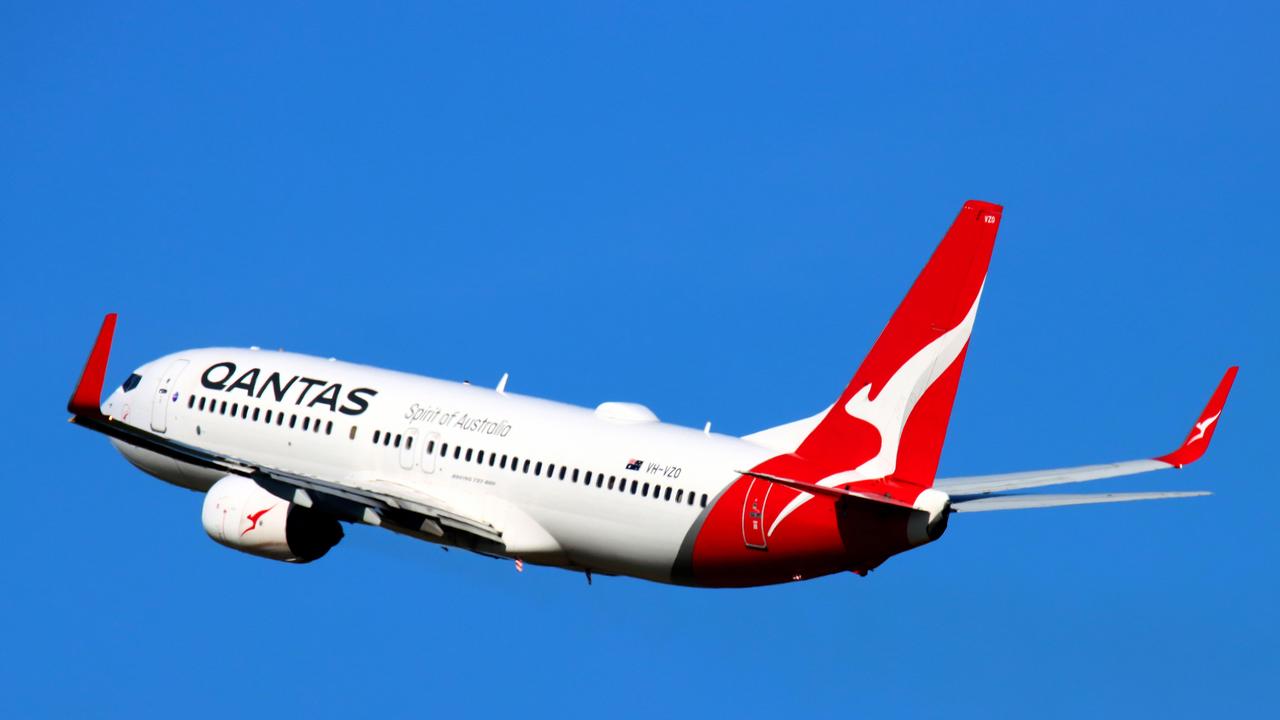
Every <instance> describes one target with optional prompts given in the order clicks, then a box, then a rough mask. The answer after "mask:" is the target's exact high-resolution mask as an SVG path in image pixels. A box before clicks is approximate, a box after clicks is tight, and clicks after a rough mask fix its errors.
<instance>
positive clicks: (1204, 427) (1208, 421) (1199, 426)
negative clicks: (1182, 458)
mask: <svg viewBox="0 0 1280 720" xmlns="http://www.w3.org/2000/svg"><path fill="white" fill-rule="evenodd" d="M1221 414H1222V411H1221V410H1219V411H1218V412H1217V414H1215V415H1214V416H1213V417H1207V418H1205V419H1204V420H1201V421H1200V422H1198V423H1196V430H1199V432H1197V433H1196V434H1195V435H1192V436H1191V437H1189V438H1187V444H1188V445H1190V444H1191V443H1193V442H1195V441H1197V440H1199V439H1200V438H1202V437H1204V434H1205V433H1206V432H1208V430H1209V426H1210V425H1212V424H1214V423H1215V422H1217V421H1218V415H1221Z"/></svg>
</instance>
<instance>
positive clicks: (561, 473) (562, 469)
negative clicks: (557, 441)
mask: <svg viewBox="0 0 1280 720" xmlns="http://www.w3.org/2000/svg"><path fill="white" fill-rule="evenodd" d="M564 471H565V467H564V466H563V465H561V466H560V479H561V480H563V479H564Z"/></svg>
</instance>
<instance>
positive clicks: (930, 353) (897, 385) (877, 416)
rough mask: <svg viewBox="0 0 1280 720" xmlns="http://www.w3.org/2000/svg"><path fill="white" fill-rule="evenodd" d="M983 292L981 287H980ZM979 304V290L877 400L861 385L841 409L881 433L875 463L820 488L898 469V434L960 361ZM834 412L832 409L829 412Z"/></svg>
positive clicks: (801, 498)
mask: <svg viewBox="0 0 1280 720" xmlns="http://www.w3.org/2000/svg"><path fill="white" fill-rule="evenodd" d="M985 286H986V283H985V281H984V282H983V287H985ZM981 299H982V288H981V287H980V288H978V295H977V297H975V298H974V299H973V305H971V306H970V307H969V312H968V314H966V315H965V317H964V320H961V321H960V324H959V325H956V326H955V327H954V328H952V329H950V330H948V331H947V332H945V333H943V334H941V335H939V336H938V337H937V338H935V339H934V340H933V342H931V343H929V344H928V345H925V346H924V347H923V348H921V349H920V351H919V352H917V353H916V354H915V355H912V356H911V358H910V359H909V360H907V361H906V362H905V363H903V364H902V367H900V368H898V369H897V371H896V372H894V373H893V376H892V377H890V378H889V380H888V381H887V382H886V383H885V384H884V387H882V388H881V389H880V393H879V394H878V395H876V398H875V400H872V399H871V385H869V384H868V385H864V386H863V387H862V389H860V390H858V392H856V393H854V394H853V397H851V398H849V401H848V402H846V403H845V405H844V411H845V412H847V413H849V415H850V416H852V417H855V418H858V419H859V420H862V421H864V422H868V423H870V424H871V425H872V426H873V427H875V429H876V431H877V432H878V433H880V450H879V451H878V452H877V453H876V455H875V457H873V458H871V459H870V460H868V461H866V462H865V463H863V464H861V465H859V466H858V467H856V468H854V469H853V470H849V471H847V472H842V473H836V474H835V475H832V476H830V477H826V478H823V479H822V480H819V481H818V483H817V484H818V485H821V486H824V487H835V486H837V485H844V484H845V483H851V482H856V481H858V480H870V479H873V478H882V477H887V476H889V475H892V474H893V471H894V470H895V469H896V467H897V464H898V442H899V440H900V439H901V437H902V428H903V427H904V426H905V425H906V424H907V418H909V417H911V411H912V410H914V409H915V406H916V403H917V402H918V401H919V400H920V397H921V396H923V395H924V393H925V391H927V390H928V389H929V388H930V386H932V385H933V383H934V381H936V380H937V379H938V378H939V377H941V375H942V374H943V373H944V372H946V371H947V368H949V367H951V364H952V363H954V362H955V361H956V358H958V357H960V353H961V352H962V351H963V350H964V347H965V344H966V343H967V342H969V335H970V333H972V332H973V322H974V320H975V319H976V318H977V316H978V301H979V300H981ZM831 411H832V412H834V411H835V408H832V410H831ZM813 497H814V496H813V495H810V494H809V493H800V494H799V495H796V496H795V497H794V498H792V499H791V502H789V503H787V505H786V507H784V508H782V512H780V513H778V517H776V518H774V520H773V524H772V525H770V526H769V535H773V531H774V530H775V529H777V527H778V523H780V522H782V519H783V518H785V517H787V516H788V515H790V514H791V513H792V512H795V510H796V508H798V507H800V506H801V505H803V504H805V503H806V502H808V501H809V500H812V499H813Z"/></svg>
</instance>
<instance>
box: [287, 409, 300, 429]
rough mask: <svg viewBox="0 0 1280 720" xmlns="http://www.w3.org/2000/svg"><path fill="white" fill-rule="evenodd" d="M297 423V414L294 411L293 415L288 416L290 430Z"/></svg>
mask: <svg viewBox="0 0 1280 720" xmlns="http://www.w3.org/2000/svg"><path fill="white" fill-rule="evenodd" d="M297 425H298V414H297V413H294V414H293V415H290V416H289V429H290V430H292V429H293V428H295V427H297Z"/></svg>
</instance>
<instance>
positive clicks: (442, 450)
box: [440, 443, 449, 457]
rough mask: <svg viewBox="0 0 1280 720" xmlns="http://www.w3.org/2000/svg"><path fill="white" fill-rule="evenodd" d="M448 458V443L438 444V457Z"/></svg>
mask: <svg viewBox="0 0 1280 720" xmlns="http://www.w3.org/2000/svg"><path fill="white" fill-rule="evenodd" d="M448 456H449V443H440V457H448Z"/></svg>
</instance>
